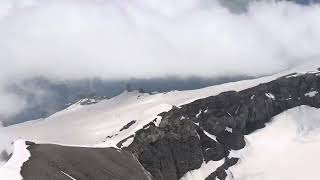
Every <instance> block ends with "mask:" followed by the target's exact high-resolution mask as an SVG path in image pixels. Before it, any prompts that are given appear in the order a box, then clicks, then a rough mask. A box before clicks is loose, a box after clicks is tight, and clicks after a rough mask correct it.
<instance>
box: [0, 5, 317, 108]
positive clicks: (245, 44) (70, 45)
mask: <svg viewBox="0 0 320 180" xmlns="http://www.w3.org/2000/svg"><path fill="white" fill-rule="evenodd" d="M319 13H320V7H319V6H318V5H313V6H300V5H297V4H294V3H291V2H281V3H280V2H278V3H275V2H270V1H268V2H260V3H251V4H250V6H249V9H248V12H246V13H242V14H234V13H231V12H229V11H228V10H227V9H226V8H224V7H222V6H220V5H219V4H218V3H217V2H214V1H211V2H209V1H207V0H202V1H200V0H187V1H186V0H174V1H172V0H137V1H130V0H122V1H117V0H55V1H50V0H15V1H12V0H10V1H9V0H8V1H4V0H3V1H1V3H0V39H1V41H0V50H1V52H0V62H1V66H0V76H1V77H2V80H3V81H2V83H1V82H0V83H1V84H4V83H6V81H8V80H7V79H8V78H10V79H11V78H18V79H19V78H27V77H32V76H46V77H49V78H62V79H80V78H86V77H93V76H98V77H103V78H107V79H123V78H130V77H136V78H150V77H163V76H167V75H177V76H182V77H185V76H194V75H196V76H204V77H214V76H223V75H232V74H245V75H262V74H268V73H272V72H276V71H280V70H282V69H285V68H288V67H289V66H291V65H292V64H297V63H301V62H304V61H308V60H309V59H314V58H319V56H320V51H319V50H318V47H319V45H320V24H319V22H320V16H319ZM5 96H6V98H10V96H7V95H5ZM8 102H9V101H8ZM0 111H1V109H0Z"/></svg>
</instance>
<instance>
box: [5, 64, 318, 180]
mask: <svg viewBox="0 0 320 180" xmlns="http://www.w3.org/2000/svg"><path fill="white" fill-rule="evenodd" d="M318 64H320V63H318ZM318 64H317V65H314V64H311V65H310V64H309V65H304V66H300V67H298V68H295V69H292V70H289V71H285V72H282V73H278V74H275V75H272V76H267V77H262V78H258V79H253V80H245V81H239V82H232V83H226V84H222V85H218V86H212V87H208V88H203V89H198V90H190V91H172V92H168V93H159V94H154V95H150V94H141V93H138V92H124V93H122V94H120V95H119V96H116V97H114V98H111V99H107V100H102V101H100V102H99V103H96V104H91V105H87V106H82V105H80V104H76V105H72V106H70V107H69V108H67V109H65V110H63V111H60V112H57V113H55V114H54V115H52V116H50V117H48V118H46V119H41V120H35V121H29V122H26V123H21V124H17V125H13V126H9V127H5V128H1V129H0V135H3V136H6V137H8V138H9V139H10V140H11V141H16V140H18V139H25V140H30V141H34V142H37V143H56V144H63V145H78V146H95V147H110V146H112V147H115V146H116V144H117V143H118V142H119V141H121V140H123V139H124V138H127V137H129V136H131V135H133V134H134V133H135V132H136V131H137V130H139V129H141V128H142V127H143V126H144V125H146V124H148V123H149V122H151V121H152V120H154V119H155V118H157V115H158V114H159V113H161V112H164V111H168V110H170V109H171V108H172V106H180V105H183V104H187V103H190V102H192V101H194V100H197V99H200V98H205V97H208V96H213V95H217V94H219V93H221V92H225V91H229V90H236V91H241V90H244V89H247V88H250V87H253V86H256V85H258V84H260V83H264V82H269V81H272V80H274V79H276V78H278V77H281V76H284V75H287V74H289V73H292V72H306V71H312V72H314V71H316V69H317V67H318ZM133 121H134V123H131V122H133ZM275 122H277V121H275ZM315 122H316V121H315ZM128 123H129V124H130V125H129V126H127V127H126V125H128ZM302 124H303V123H302ZM124 127H126V128H124ZM300 127H306V126H300ZM308 128H310V127H309V126H308ZM267 130H268V128H266V131H267ZM260 132H262V131H258V132H257V133H260ZM301 132H309V131H305V130H303V131H301ZM284 133H285V132H284ZM266 134H270V133H266ZM271 134H272V133H271ZM255 136H257V135H256V133H254V134H252V135H249V136H247V138H248V144H249V146H248V147H247V148H246V149H245V150H243V152H240V153H239V152H238V153H237V154H240V155H241V157H243V156H244V158H245V159H247V161H248V162H245V163H243V162H240V163H239V165H238V166H236V167H234V168H233V169H231V170H230V174H231V173H232V174H233V176H234V177H236V179H246V178H249V179H250V178H252V177H254V176H255V175H254V174H250V173H252V172H254V171H249V170H250V169H248V168H249V167H251V166H252V165H254V166H257V165H256V164H255V163H256V162H257V161H255V159H259V158H262V159H260V160H262V161H263V160H264V159H263V157H265V156H263V151H262V150H263V149H260V150H261V153H262V155H261V154H259V153H260V151H259V148H261V145H260V144H259V143H261V142H260V141H259V140H258V141H255V140H252V141H250V138H251V139H259V138H262V140H264V139H263V136H264V135H260V137H259V136H258V137H256V138H254V137H255ZM303 137H306V135H304V136H303ZM265 138H267V137H265ZM278 140H281V139H278ZM278 140H277V141H278ZM257 142H258V144H257V145H256V144H255V143H257ZM267 142H268V141H266V142H265V143H266V144H268V143H267ZM269 142H270V141H269ZM129 143H130V141H128V142H127V143H124V144H126V145H128V144H129ZM304 143H305V142H304ZM291 145H292V146H293V145H295V144H291ZM255 146H257V147H258V150H255V149H254V148H255ZM312 146H313V145H312ZM251 148H253V150H252V149H251ZM292 148H294V147H292ZM308 148H311V146H310V147H308ZM22 149H23V148H22ZM24 149H25V148H24ZM16 151H18V150H17V149H15V151H14V152H16ZM270 151H271V150H270ZM267 153H269V152H267ZM14 154H15V153H14ZM288 155H289V154H288ZM294 155H297V154H294ZM255 156H257V158H252V157H255ZM288 158H289V157H288ZM9 162H10V161H9ZM9 162H8V163H9ZM8 163H6V164H5V165H7V164H8ZM250 163H251V164H250ZM258 163H261V162H258ZM266 163H267V164H266V165H265V166H266V167H267V166H268V161H266ZM272 163H275V162H272ZM292 163H293V162H292ZM280 165H281V164H279V166H280ZM214 166H215V167H217V166H218V164H214ZM3 167H5V166H2V167H1V168H3ZM202 167H203V168H200V169H199V170H194V171H193V172H190V173H189V174H186V176H185V177H184V178H185V179H199V175H201V178H200V179H203V178H205V176H207V175H208V173H209V172H206V169H211V168H210V164H209V165H207V164H203V166H202ZM246 168H247V169H248V171H246V170H247V169H246ZM279 168H281V167H279ZM211 170H212V169H211ZM270 171H271V170H270ZM246 172H248V173H247V174H246ZM256 172H257V173H258V174H259V173H260V171H259V169H258V168H257V171H256ZM0 173H1V174H0V176H1V175H2V174H3V173H2V172H1V171H0ZM230 174H229V175H230ZM230 177H231V176H229V178H230ZM260 177H266V179H268V180H269V179H270V178H269V177H268V176H260ZM284 177H285V176H284ZM258 179H259V177H258ZM260 179H261V178H260ZM270 180H271V179H270Z"/></svg>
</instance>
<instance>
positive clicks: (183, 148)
mask: <svg viewBox="0 0 320 180" xmlns="http://www.w3.org/2000/svg"><path fill="white" fill-rule="evenodd" d="M312 91H316V92H319V91H320V73H307V74H303V75H298V74H293V75H290V76H289V75H288V76H285V77H281V78H279V79H277V80H274V81H271V82H268V83H264V84H260V85H258V86H256V87H253V88H249V89H246V90H243V91H240V92H236V91H229V92H224V93H221V94H219V95H217V96H212V97H208V98H204V99H199V100H196V101H194V102H192V103H190V104H186V105H183V106H181V107H180V108H173V109H172V110H171V111H169V112H167V113H161V114H160V115H159V116H162V121H161V123H160V125H159V127H155V125H154V124H153V123H150V124H149V125H148V126H146V127H145V128H144V129H142V130H139V131H138V132H137V133H136V135H135V138H134V141H133V143H132V144H131V145H130V146H129V147H128V148H126V149H127V150H129V151H131V152H132V153H133V154H134V155H135V156H136V157H138V159H139V161H140V162H141V164H142V165H143V166H144V167H145V169H146V170H148V171H149V172H150V173H151V174H152V176H153V177H154V178H155V179H157V180H177V179H179V178H181V177H182V176H183V175H184V174H185V173H186V172H188V171H190V170H194V169H197V168H199V167H200V166H201V164H202V162H203V160H205V161H210V160H213V161H218V160H221V159H223V158H225V164H224V165H223V166H221V167H220V168H218V169H217V170H216V171H215V172H213V173H212V174H211V175H210V176H209V177H208V180H209V179H215V178H216V177H219V179H221V180H223V179H225V177H226V172H225V170H226V169H228V168H229V167H230V166H232V165H234V164H235V163H237V161H238V160H237V159H228V157H227V156H228V154H229V152H230V150H239V149H242V148H243V147H244V146H245V141H244V135H246V134H249V133H251V132H252V131H254V130H257V129H259V128H263V127H264V126H265V123H266V122H268V121H270V120H271V118H272V117H274V116H275V115H277V114H279V113H281V112H283V111H285V110H287V109H290V108H293V107H296V106H300V105H309V106H312V107H316V108H319V107H320V93H316V94H315V95H314V96H312V97H310V96H308V95H307V93H309V92H312ZM208 133H209V134H211V135H214V136H216V139H214V138H210V137H209V136H210V135H208Z"/></svg>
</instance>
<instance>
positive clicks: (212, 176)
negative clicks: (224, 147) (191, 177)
mask: <svg viewBox="0 0 320 180" xmlns="http://www.w3.org/2000/svg"><path fill="white" fill-rule="evenodd" d="M226 177H227V173H226V171H225V170H224V169H223V168H222V167H218V168H217V170H216V171H214V172H213V173H211V174H210V175H209V176H208V177H207V178H206V179H205V180H216V179H217V178H219V179H220V180H225V179H226Z"/></svg>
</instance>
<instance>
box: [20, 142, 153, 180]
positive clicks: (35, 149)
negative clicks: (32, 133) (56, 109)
mask: <svg viewBox="0 0 320 180" xmlns="http://www.w3.org/2000/svg"><path fill="white" fill-rule="evenodd" d="M28 150H29V151H30V153H31V157H30V159H29V160H28V161H27V162H25V163H24V164H23V167H22V169H21V175H22V177H23V179H24V180H70V179H72V178H74V179H77V180H81V179H82V180H89V179H92V180H93V179H94V180H114V179H117V180H129V179H130V180H131V179H132V180H151V179H152V177H151V176H150V174H149V173H147V172H146V171H145V169H144V168H143V167H142V166H141V165H140V163H139V162H138V161H137V160H136V159H135V157H134V156H133V155H132V154H131V153H130V152H126V151H123V150H122V151H120V150H116V149H114V148H85V147H66V146H59V145H50V144H40V145H38V144H31V145H30V146H29V147H28ZM69 176H70V177H72V178H70V177H69Z"/></svg>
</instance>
